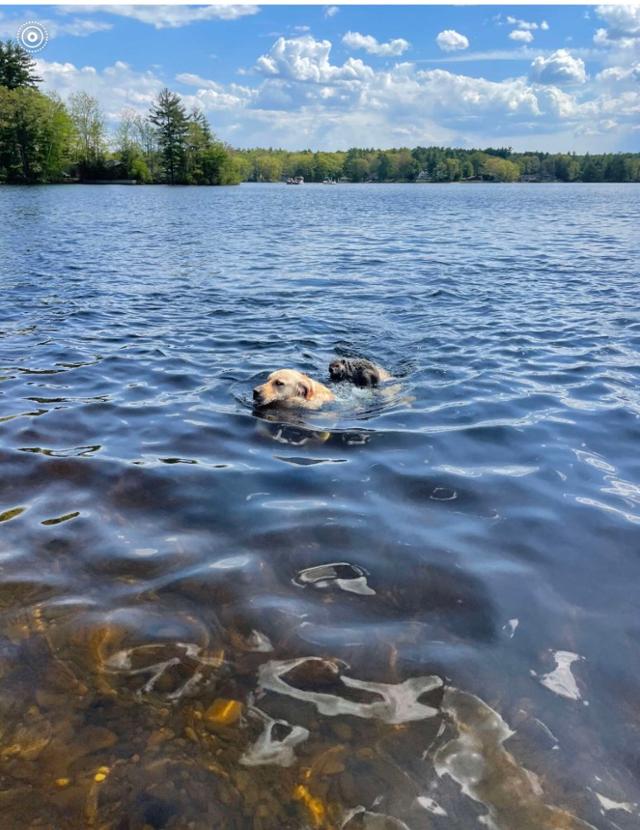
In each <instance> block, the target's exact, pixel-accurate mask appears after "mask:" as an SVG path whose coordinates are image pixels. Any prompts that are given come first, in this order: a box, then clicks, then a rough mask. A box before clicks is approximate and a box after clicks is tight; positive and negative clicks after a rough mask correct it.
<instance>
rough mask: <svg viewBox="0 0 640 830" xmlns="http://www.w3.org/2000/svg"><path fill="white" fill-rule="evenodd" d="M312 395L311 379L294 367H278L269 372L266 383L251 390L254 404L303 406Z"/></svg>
mask: <svg viewBox="0 0 640 830" xmlns="http://www.w3.org/2000/svg"><path fill="white" fill-rule="evenodd" d="M312 397H313V381H312V380H311V378H310V377H307V375H304V374H303V373H302V372H297V371H296V370H295V369H278V370H277V371H276V372H271V374H270V375H269V377H268V378H267V381H266V383H263V384H262V385H261V386H256V388H255V389H254V390H253V401H254V403H255V404H256V406H269V405H270V404H286V405H287V406H304V405H305V402H306V401H308V400H309V399H310V398H312Z"/></svg>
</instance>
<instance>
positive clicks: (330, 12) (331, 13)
mask: <svg viewBox="0 0 640 830" xmlns="http://www.w3.org/2000/svg"><path fill="white" fill-rule="evenodd" d="M339 11H340V8H339V7H338V6H327V7H326V9H325V10H324V16H325V17H335V16H336V15H337V14H338V12H339Z"/></svg>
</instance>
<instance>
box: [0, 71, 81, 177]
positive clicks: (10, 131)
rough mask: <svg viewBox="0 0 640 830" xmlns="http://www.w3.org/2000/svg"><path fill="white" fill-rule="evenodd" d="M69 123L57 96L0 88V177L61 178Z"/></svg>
mask: <svg viewBox="0 0 640 830" xmlns="http://www.w3.org/2000/svg"><path fill="white" fill-rule="evenodd" d="M72 135H73V125H72V123H71V120H70V118H69V116H68V114H67V111H66V109H65V107H64V105H63V104H62V102H61V101H60V99H59V98H56V97H54V96H49V95H43V94H42V93H41V92H39V91H38V90H36V89H33V88H31V87H18V88H16V89H8V88H6V87H0V179H1V180H4V181H9V182H23V183H25V184H31V183H37V182H46V181H55V180H59V179H61V178H62V177H63V175H64V171H65V168H66V166H67V163H68V161H69V158H68V150H69V147H70V144H71V136H72Z"/></svg>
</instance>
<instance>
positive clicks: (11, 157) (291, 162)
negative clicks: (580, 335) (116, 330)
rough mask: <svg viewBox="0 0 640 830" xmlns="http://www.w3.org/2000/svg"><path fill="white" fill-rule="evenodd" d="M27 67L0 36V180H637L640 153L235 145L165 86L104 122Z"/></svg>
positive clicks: (82, 96) (83, 97) (82, 101)
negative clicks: (49, 88)
mask: <svg viewBox="0 0 640 830" xmlns="http://www.w3.org/2000/svg"><path fill="white" fill-rule="evenodd" d="M35 67H36V65H35V62H34V60H33V59H32V58H31V56H30V55H29V53H28V52H26V51H25V50H24V49H23V48H22V47H21V46H19V45H18V44H17V43H16V42H14V41H11V40H7V41H0V184H69V183H81V184H99V183H118V184H172V185H232V184H240V183H241V182H280V181H286V180H287V179H295V178H298V177H299V178H302V179H303V180H304V181H305V182H312V183H313V182H325V181H329V182H350V183H387V182H406V183H446V182H457V183H474V182H527V183H537V182H618V183H623V182H636V183H638V182H640V153H605V154H596V155H592V154H589V153H587V154H584V155H577V154H575V153H543V152H514V151H513V150H512V149H511V148H510V147H500V148H493V147H488V148H485V149H483V150H480V149H459V148H452V147H414V148H412V149H411V148H408V147H400V148H393V149H386V150H383V149H364V148H356V147H354V148H351V149H350V150H346V151H343V150H339V151H335V152H322V151H312V150H303V151H298V152H296V151H289V150H282V149H271V148H269V149H264V148H252V149H238V148H233V147H231V146H230V145H228V144H226V143H225V142H224V141H222V140H220V139H219V138H218V137H217V136H216V135H215V133H214V132H213V129H212V127H211V125H210V124H209V121H208V120H207V118H206V116H205V114H204V113H203V112H202V111H201V110H197V109H196V110H192V111H191V112H187V109H186V107H185V106H184V104H183V103H182V100H181V98H180V96H179V95H178V94H177V93H175V92H171V91H170V90H169V89H163V90H162V91H161V92H160V93H159V94H158V96H157V98H156V100H155V102H154V103H153V105H152V106H151V107H150V109H149V111H148V113H147V114H142V113H139V112H136V111H135V110H125V111H124V112H123V113H122V115H121V118H120V121H119V122H118V123H117V125H115V127H110V128H109V129H108V128H107V121H106V118H105V115H104V113H103V112H102V111H101V109H100V106H99V104H98V101H97V100H96V99H95V98H93V97H91V96H90V95H87V94H86V93H84V92H76V93H73V94H72V95H70V96H69V98H68V100H67V101H66V102H64V101H63V100H62V99H61V98H60V97H59V96H57V95H55V94H53V93H46V92H43V91H42V90H41V89H40V88H39V84H41V83H42V79H41V78H39V77H38V75H37V74H36V68H35Z"/></svg>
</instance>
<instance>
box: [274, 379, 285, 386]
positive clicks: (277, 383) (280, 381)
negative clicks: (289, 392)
mask: <svg viewBox="0 0 640 830" xmlns="http://www.w3.org/2000/svg"><path fill="white" fill-rule="evenodd" d="M274 383H275V385H276V386H284V381H283V380H275V381H274Z"/></svg>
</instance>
